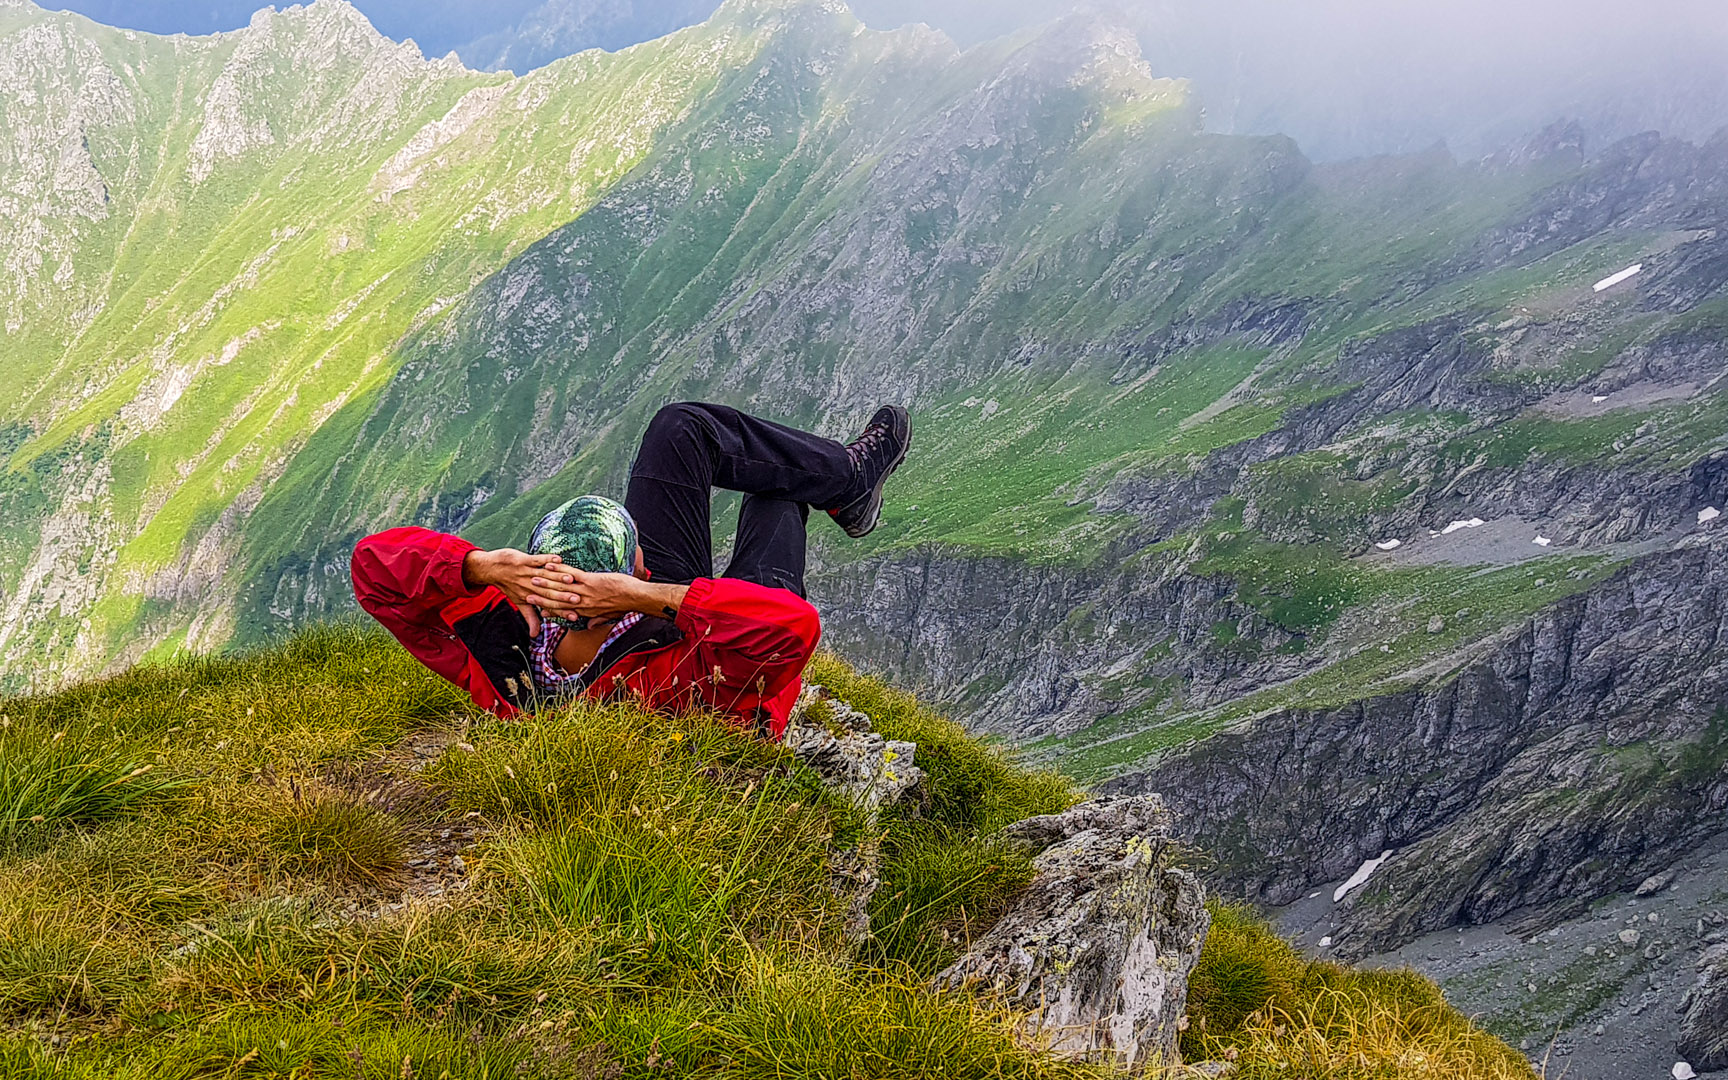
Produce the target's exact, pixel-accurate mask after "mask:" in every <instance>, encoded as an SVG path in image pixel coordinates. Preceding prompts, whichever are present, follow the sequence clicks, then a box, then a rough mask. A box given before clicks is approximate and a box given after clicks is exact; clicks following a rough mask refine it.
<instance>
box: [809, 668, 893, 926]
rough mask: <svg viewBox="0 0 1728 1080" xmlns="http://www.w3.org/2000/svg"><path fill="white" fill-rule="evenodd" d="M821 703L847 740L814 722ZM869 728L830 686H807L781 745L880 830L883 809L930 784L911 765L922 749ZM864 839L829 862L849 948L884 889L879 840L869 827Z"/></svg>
mask: <svg viewBox="0 0 1728 1080" xmlns="http://www.w3.org/2000/svg"><path fill="white" fill-rule="evenodd" d="M818 702H820V703H822V704H823V705H824V706H825V710H826V714H827V715H826V719H831V720H832V721H833V723H834V726H836V727H838V728H839V729H840V730H841V731H842V732H844V734H840V735H836V734H835V733H834V731H833V729H832V728H831V727H830V726H829V725H828V724H826V723H817V722H816V720H815V716H814V714H813V712H812V706H814V705H815V704H816V703H818ZM870 729H871V723H870V718H869V717H868V716H866V715H865V714H864V713H862V712H860V711H858V710H857V709H854V708H852V707H851V706H850V705H848V704H846V703H845V702H844V701H841V700H839V699H838V698H836V697H834V696H833V695H832V694H831V693H830V692H829V690H828V689H827V688H826V687H824V686H822V685H820V684H818V683H807V684H806V685H805V687H804V691H803V693H801V694H800V695H799V697H798V703H797V705H795V706H794V707H793V710H792V719H791V722H790V723H789V724H787V726H786V733H785V735H784V736H783V741H784V743H785V745H786V746H787V748H789V749H790V750H791V751H792V753H793V755H794V756H795V757H797V759H798V760H799V761H800V762H802V763H803V764H804V765H806V766H807V767H809V768H810V769H811V770H812V771H814V772H815V773H816V774H817V775H818V776H820V777H821V778H822V782H823V783H824V784H826V785H827V786H828V787H829V788H831V789H833V790H835V791H838V792H839V793H841V795H843V796H844V797H845V798H846V799H848V800H849V801H850V802H851V803H852V804H853V805H854V806H855V807H857V808H858V809H860V810H861V811H863V813H864V817H865V820H866V822H867V824H874V823H875V820H876V812H877V810H879V809H880V808H881V807H884V806H889V805H892V804H893V803H896V802H898V801H900V799H901V798H902V797H904V796H905V794H906V793H907V792H908V791H910V790H912V789H913V788H914V787H916V786H918V784H919V783H920V782H921V781H922V780H923V779H924V771H923V770H922V769H920V768H918V767H917V766H916V765H914V764H913V763H912V759H913V756H914V755H915V754H916V752H917V749H918V748H917V746H916V745H914V744H912V743H909V742H897V741H892V740H889V739H887V738H885V737H883V736H882V735H879V734H876V733H875V732H873V731H871V730H870ZM864 837H865V839H864V840H862V841H861V842H860V843H859V845H858V846H857V847H854V848H845V849H842V850H839V851H836V852H834V854H833V855H832V856H830V858H829V861H828V876H829V885H830V887H831V888H833V890H834V891H835V893H836V894H837V895H839V897H840V898H841V900H842V901H843V902H844V903H845V907H846V915H845V919H844V923H843V928H844V929H843V932H844V934H845V937H846V940H847V941H851V942H855V943H856V942H861V941H863V940H865V939H866V938H868V937H869V936H870V898H871V897H872V896H874V895H875V893H876V890H877V888H878V887H880V886H881V884H882V878H881V875H880V872H879V871H880V867H881V864H882V853H881V849H880V847H879V846H878V841H877V839H876V836H875V833H874V831H873V830H871V829H869V828H866V829H865V830H864Z"/></svg>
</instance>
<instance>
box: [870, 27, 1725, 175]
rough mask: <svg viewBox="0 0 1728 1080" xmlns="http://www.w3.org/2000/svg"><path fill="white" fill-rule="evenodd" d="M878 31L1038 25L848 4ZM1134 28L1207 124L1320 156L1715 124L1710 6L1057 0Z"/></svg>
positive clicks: (1708, 128)
mask: <svg viewBox="0 0 1728 1080" xmlns="http://www.w3.org/2000/svg"><path fill="white" fill-rule="evenodd" d="M853 7H854V10H856V11H857V12H858V14H859V16H860V17H861V18H862V19H863V20H864V21H865V22H866V23H867V24H869V25H871V26H875V27H878V28H886V27H889V26H894V25H899V24H901V23H905V22H926V23H928V24H930V25H932V26H935V27H937V28H939V29H941V30H943V31H944V32H946V33H947V34H948V35H949V36H950V37H953V38H954V39H955V40H956V41H957V42H958V43H960V44H961V45H963V46H964V45H971V44H975V43H977V42H979V41H982V40H984V39H986V38H989V37H993V36H997V35H999V34H1002V33H1007V32H1011V31H1013V30H1017V29H1020V28H1023V27H1026V26H1030V25H1033V24H1035V23H1038V22H1040V21H1044V20H1048V19H1050V18H1051V17H1053V15H1054V14H1056V13H1058V12H1059V11H1060V10H1061V7H1060V5H1056V6H1055V7H1054V8H1053V5H1052V4H1051V3H1049V2H1047V0H1046V2H1034V0H855V3H854V4H853ZM1069 9H1070V10H1085V11H1089V12H1095V13H1099V14H1102V15H1105V16H1106V17H1115V18H1117V19H1119V20H1121V21H1122V22H1124V23H1126V24H1127V25H1129V26H1131V27H1132V28H1133V29H1134V30H1135V31H1136V33H1137V35H1138V37H1139V39H1140V44H1141V49H1142V51H1143V52H1144V54H1145V55H1146V58H1147V60H1148V62H1149V63H1150V64H1151V66H1152V68H1153V70H1154V71H1155V72H1156V73H1157V74H1159V75H1171V76H1183V77H1187V78H1189V79H1192V80H1193V82H1194V85H1195V89H1196V91H1197V93H1198V95H1199V97H1200V100H1201V102H1202V104H1203V105H1204V107H1205V114H1206V125H1207V127H1208V128H1209V129H1211V130H1215V131H1220V132H1228V133H1239V134H1275V133H1276V134H1285V135H1289V136H1291V137H1292V138H1294V139H1295V140H1296V141H1297V142H1298V143H1299V144H1300V145H1301V146H1302V148H1303V149H1304V150H1305V151H1306V152H1307V153H1308V154H1309V155H1310V156H1313V157H1316V158H1319V159H1329V158H1340V157H1350V156H1357V155H1364V154H1383V153H1400V152H1408V151H1413V150H1420V149H1425V148H1427V147H1430V146H1433V145H1434V144H1436V143H1444V144H1446V146H1447V147H1448V148H1449V149H1450V150H1452V152H1454V153H1455V154H1457V155H1459V156H1460V157H1464V158H1470V157H1476V156H1479V155H1483V154H1487V153H1490V152H1494V151H1497V150H1501V149H1504V148H1507V147H1511V146H1516V145H1518V144H1520V143H1522V142H1523V141H1525V140H1526V139H1528V138H1529V137H1530V136H1531V135H1532V134H1534V133H1535V132H1537V131H1538V130H1540V129H1541V128H1543V127H1545V126H1546V125H1548V124H1550V123H1553V122H1555V121H1559V120H1575V121H1577V122H1579V123H1580V124H1581V126H1582V127H1583V128H1584V130H1585V132H1586V133H1587V136H1588V137H1589V139H1590V141H1591V142H1592V143H1594V144H1597V145H1600V144H1601V143H1603V142H1605V141H1607V140H1611V139H1615V138H1619V137H1621V136H1624V135H1628V134H1632V133H1635V132H1638V131H1644V130H1651V129H1654V130H1659V131H1662V132H1663V133H1664V134H1668V135H1675V136H1679V137H1682V138H1687V139H1691V140H1693V141H1699V140H1702V139H1705V138H1708V137H1709V136H1711V135H1712V134H1714V133H1715V132H1716V131H1717V130H1718V129H1719V128H1720V127H1721V126H1722V125H1723V124H1724V123H1728V5H1725V4H1722V3H1720V2H1719V0H1645V2H1640V3H1637V4H1630V3H1612V2H1607V0H1501V2H1493V0H1455V2H1452V3H1446V4H1439V3H1409V2H1402V3H1388V2H1372V0H1312V2H1306V3H1291V2H1288V0H1211V2H1207V0H1142V2H1118V3H1115V4H1111V5H1100V4H1095V3H1093V4H1072V5H1070V6H1069Z"/></svg>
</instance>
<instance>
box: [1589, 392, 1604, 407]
mask: <svg viewBox="0 0 1728 1080" xmlns="http://www.w3.org/2000/svg"><path fill="white" fill-rule="evenodd" d="M1607 400H1608V395H1607V394H1591V395H1590V404H1592V405H1600V404H1602V403H1603V402H1604V401H1607Z"/></svg>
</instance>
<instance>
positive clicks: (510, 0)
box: [37, 0, 539, 56]
mask: <svg viewBox="0 0 1728 1080" xmlns="http://www.w3.org/2000/svg"><path fill="white" fill-rule="evenodd" d="M37 2H38V3H40V4H41V5H42V6H43V7H46V8H56V7H63V8H67V9H69V10H72V11H76V12H78V13H79V14H81V15H88V16H89V17H90V18H92V19H95V20H96V21H97V22H99V23H106V24H108V25H109V26H124V27H126V28H127V29H129V30H148V31H150V32H151V33H155V34H173V33H184V34H212V33H215V32H216V31H218V30H234V29H237V28H238V27H242V26H245V25H246V23H247V22H249V21H250V20H251V18H252V13H253V12H254V11H256V10H257V9H258V8H261V7H265V6H268V0H37ZM538 4H539V0H483V2H481V0H355V3H354V6H355V7H357V8H359V9H360V10H361V11H363V12H365V13H366V17H367V18H368V19H371V20H372V25H374V26H376V27H377V28H378V29H379V30H381V31H383V32H384V33H385V34H388V35H389V36H390V37H393V38H396V39H398V40H400V39H402V38H408V37H411V38H413V39H414V40H415V41H417V42H419V43H420V46H421V48H422V49H423V50H425V51H426V52H427V53H429V54H431V55H433V56H442V55H443V54H444V53H447V52H449V51H450V50H451V49H454V48H456V47H457V46H458V45H465V44H467V43H468V42H470V41H473V40H474V39H475V38H478V37H481V36H482V35H484V34H489V33H492V32H493V31H495V30H504V29H508V28H509V27H511V26H512V25H514V24H515V23H516V22H517V21H519V20H520V19H521V18H522V16H524V15H526V14H527V13H528V12H529V11H530V10H532V9H533V8H535V7H537V6H538ZM277 6H280V7H287V6H288V4H287V3H286V2H284V3H281V4H278V5H277Z"/></svg>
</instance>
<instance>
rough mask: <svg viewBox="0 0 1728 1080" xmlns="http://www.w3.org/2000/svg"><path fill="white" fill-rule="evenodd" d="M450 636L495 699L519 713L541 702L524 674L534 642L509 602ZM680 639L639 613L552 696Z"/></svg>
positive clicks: (668, 625)
mask: <svg viewBox="0 0 1728 1080" xmlns="http://www.w3.org/2000/svg"><path fill="white" fill-rule="evenodd" d="M456 636H457V637H458V638H461V639H462V644H464V645H466V646H468V651H469V652H471V653H473V654H474V659H476V660H478V661H480V668H481V670H482V671H484V672H486V677H487V678H488V679H490V680H492V687H493V689H495V690H497V691H498V696H499V697H501V698H503V699H504V700H505V701H508V702H509V703H510V704H512V705H514V706H516V707H517V708H518V709H521V710H522V711H523V712H532V711H533V709H534V706H535V705H536V704H537V703H539V702H541V701H543V700H545V699H544V698H542V697H541V695H540V694H539V693H538V690H537V688H536V687H535V685H534V676H533V675H532V674H530V671H531V670H532V660H531V659H530V654H531V650H532V649H533V645H534V642H533V639H532V638H530V637H529V636H528V620H526V619H524V618H523V617H522V613H521V612H520V611H517V610H516V608H515V607H514V606H513V605H511V604H507V603H502V602H501V603H497V604H493V605H492V606H491V607H489V608H487V609H486V610H485V611H482V612H480V613H479V614H477V615H470V616H468V617H467V618H466V619H463V620H461V621H460V622H458V623H457V624H456ZM683 639H684V633H683V631H681V630H679V629H678V627H677V625H676V624H674V623H673V622H672V620H670V619H662V618H659V617H658V616H655V615H644V616H642V618H641V619H639V620H637V623H636V625H635V626H632V627H631V628H630V629H628V630H626V631H624V632H623V633H622V634H620V635H618V637H616V638H614V639H613V640H612V641H611V642H610V643H609V644H608V645H607V646H606V647H605V648H603V649H601V650H600V652H599V654H598V655H596V656H595V657H594V659H593V660H592V661H590V662H589V664H588V666H587V667H586V668H583V669H582V674H581V675H579V676H577V678H576V679H575V680H573V681H571V682H568V683H565V684H564V688H563V690H562V691H560V693H558V694H557V695H553V698H554V699H556V698H558V697H563V696H566V695H569V694H579V693H581V692H582V691H584V690H586V689H587V688H588V687H590V686H592V685H593V684H594V681H595V680H596V679H598V678H600V676H602V675H604V674H606V672H607V671H609V670H611V668H612V666H613V665H614V664H616V663H618V661H620V660H622V659H624V658H625V657H626V656H629V655H630V654H632V653H638V652H646V651H649V650H652V649H663V648H665V647H666V646H668V645H672V644H676V643H677V642H679V641H682V640H683Z"/></svg>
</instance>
